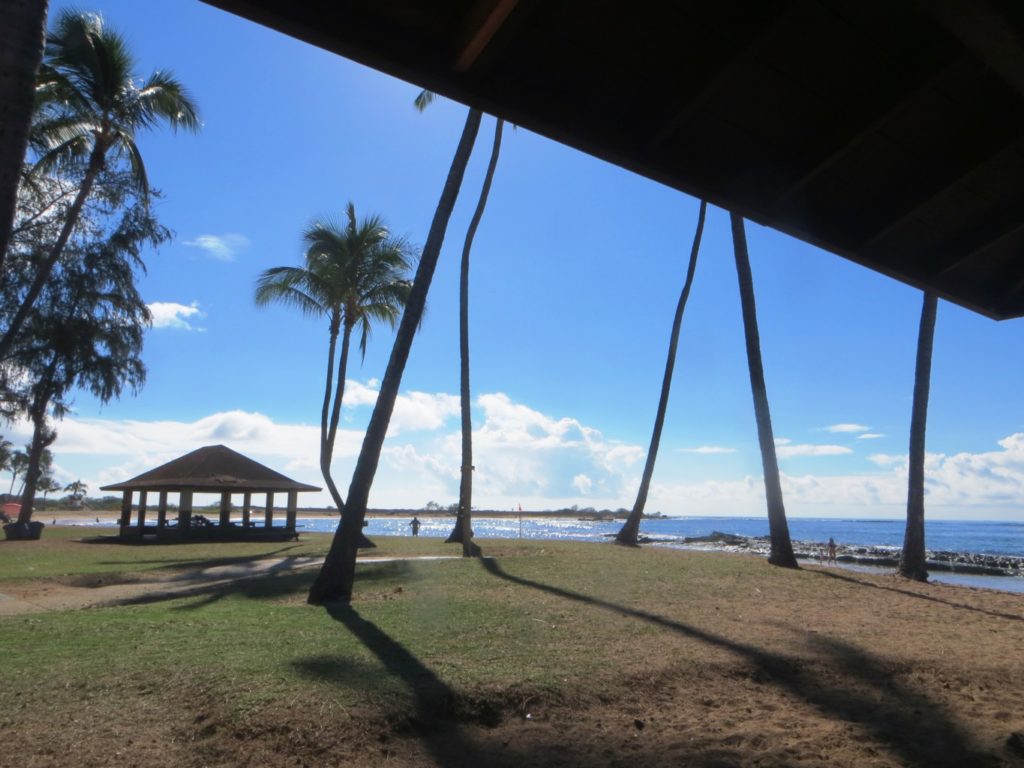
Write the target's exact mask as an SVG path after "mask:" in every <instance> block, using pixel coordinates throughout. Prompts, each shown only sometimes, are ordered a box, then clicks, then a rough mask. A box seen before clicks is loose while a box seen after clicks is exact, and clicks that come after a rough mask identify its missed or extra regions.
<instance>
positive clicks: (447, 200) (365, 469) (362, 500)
mask: <svg viewBox="0 0 1024 768" xmlns="http://www.w3.org/2000/svg"><path fill="white" fill-rule="evenodd" d="M480 117H481V112H480V110H478V109H470V110H469V115H468V116H467V117H466V125H465V127H464V128H463V130H462V137H461V138H460V139H459V145H458V148H457V149H456V150H455V157H454V159H453V160H452V165H451V168H450V169H449V171H448V178H447V180H446V181H445V184H444V189H443V190H442V191H441V197H440V199H439V200H438V203H437V210H436V211H435V212H434V219H433V221H432V222H431V224H430V232H429V233H428V234H427V242H426V245H425V246H424V247H423V254H422V256H421V257H420V263H419V267H418V268H417V269H416V277H415V279H414V280H413V284H412V290H410V291H409V298H408V299H407V300H406V304H405V311H404V312H403V313H402V321H401V322H400V323H399V325H398V331H397V333H396V334H395V342H394V345H393V346H392V348H391V357H390V359H389V360H388V367H387V369H386V370H385V372H384V379H383V380H382V381H381V385H380V393H379V394H378V395H377V403H376V405H374V407H373V414H372V415H371V416H370V423H369V425H368V426H367V428H366V436H365V437H364V438H363V447H362V449H360V451H359V459H358V460H357V461H356V468H355V471H354V472H353V473H352V482H351V484H350V485H349V488H348V499H347V500H346V502H345V508H344V510H343V511H342V514H341V525H339V526H338V530H337V531H335V533H334V539H333V540H332V541H331V548H330V550H329V551H328V552H327V558H326V559H325V560H324V564H323V566H321V568H320V572H319V573H318V574H317V577H316V580H315V581H314V582H313V586H312V588H310V590H309V597H308V601H309V602H310V603H312V604H314V605H319V604H322V603H325V602H331V601H339V600H341V601H345V602H348V601H349V600H351V599H352V585H353V582H354V581H355V572H356V550H357V548H358V546H359V536H360V535H361V534H362V529H363V521H364V520H365V519H366V504H367V502H368V500H369V496H370V486H371V485H373V476H374V475H375V474H376V472H377V464H378V462H379V461H380V452H381V448H383V446H384V436H385V435H386V434H387V431H388V424H389V423H390V421H391V413H392V412H393V411H394V409H395V400H396V399H397V397H398V388H399V386H400V385H401V383H402V373H403V372H404V371H405V364H406V361H408V359H409V350H410V349H411V348H412V341H413V336H415V334H416V328H417V327H418V326H419V323H420V319H421V318H422V317H423V306H424V304H425V303H426V300H427V291H428V290H429V289H430V281H431V280H432V279H433V277H434V270H435V268H436V267H437V259H438V256H439V255H440V253H441V245H442V243H443V242H444V234H445V230H446V229H447V227H448V219H449V218H451V215H452V209H453V208H454V207H455V200H456V199H457V198H458V195H459V187H461V186H462V177H463V175H464V174H465V172H466V165H467V164H468V163H469V155H470V153H471V152H472V151H473V142H474V141H475V140H476V134H477V131H478V130H479V129H480Z"/></svg>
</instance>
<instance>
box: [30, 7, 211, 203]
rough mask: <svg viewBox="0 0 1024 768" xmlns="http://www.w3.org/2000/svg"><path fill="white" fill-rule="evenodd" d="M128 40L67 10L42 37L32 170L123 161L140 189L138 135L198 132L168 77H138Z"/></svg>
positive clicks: (185, 97)
mask: <svg viewBox="0 0 1024 768" xmlns="http://www.w3.org/2000/svg"><path fill="white" fill-rule="evenodd" d="M135 66H136V62H135V59H134V57H133V56H132V54H131V51H130V50H129V49H128V44H127V42H126V41H125V39H124V38H123V37H122V36H121V35H119V34H118V33H117V32H116V31H114V30H112V29H110V28H109V27H107V26H106V25H105V24H104V21H103V17H102V16H98V15H96V14H91V13H83V12H81V11H75V10H70V9H69V10H65V11H63V12H61V13H60V15H59V16H58V17H57V20H56V22H55V23H54V25H53V29H52V31H51V32H50V34H49V35H48V37H47V43H46V58H45V61H44V63H43V66H42V68H41V70H40V75H39V85H38V89H37V100H38V106H37V115H38V117H37V121H36V124H35V126H34V128H33V134H32V140H33V143H34V146H35V148H36V150H37V151H38V152H39V161H38V163H37V168H38V169H39V170H41V171H50V170H54V169H60V168H64V167H67V166H75V165H80V164H81V163H82V162H83V161H95V162H98V163H99V165H100V168H103V167H105V165H106V164H107V163H109V162H110V160H111V159H116V160H118V161H121V160H124V161H127V163H128V168H129V169H130V171H131V173H132V176H133V178H134V181H135V184H136V187H137V189H138V190H139V192H140V193H141V194H143V195H145V194H146V193H147V192H148V190H149V181H148V179H147V177H146V169H145V166H144V165H143V162H142V155H141V154H140V152H139V148H138V146H137V145H136V143H135V136H136V133H137V132H138V131H140V130H145V129H149V128H154V127H156V126H158V125H159V124H161V123H167V124H168V125H170V126H171V128H172V129H175V130H177V129H178V128H183V129H185V130H189V131H193V132H194V131H197V130H198V129H199V127H200V120H199V114H198V110H197V109H196V106H195V104H194V103H193V101H192V99H191V97H190V96H189V94H188V92H187V91H186V90H185V88H184V86H182V85H181V83H179V82H178V80H177V79H176V78H175V77H174V75H172V74H171V73H169V72H159V71H158V72H154V73H153V74H152V75H150V76H149V77H148V78H147V79H145V80H141V81H140V80H139V79H137V78H136V76H135V74H134V71H135Z"/></svg>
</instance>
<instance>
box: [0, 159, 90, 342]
mask: <svg viewBox="0 0 1024 768" xmlns="http://www.w3.org/2000/svg"><path fill="white" fill-rule="evenodd" d="M103 156H104V150H103V148H102V145H101V143H100V141H99V140H98V139H97V141H96V146H95V147H93V151H92V155H91V156H90V157H89V166H88V168H87V169H86V171H85V176H83V177H82V186H81V187H79V188H78V194H76V195H75V199H74V201H73V202H72V203H71V207H70V208H69V209H68V216H67V218H66V219H65V220H64V226H63V227H61V230H60V234H59V235H58V236H57V240H56V242H55V243H54V244H53V247H52V248H51V249H50V252H49V253H48V254H47V256H46V258H45V259H43V260H42V261H41V262H40V264H39V267H38V268H37V270H36V275H35V277H34V278H33V280H32V284H31V285H30V286H29V289H28V291H27V292H26V294H25V296H24V297H22V300H21V304H20V306H19V307H18V311H17V312H15V313H14V317H13V318H11V324H10V325H9V326H8V327H7V330H6V331H5V332H4V334H3V336H2V337H0V360H4V359H6V358H7V357H8V355H10V354H11V351H12V349H13V348H14V342H15V341H17V338H18V334H19V333H20V332H21V327H22V326H23V325H24V324H25V321H26V320H27V319H28V316H29V313H30V312H31V311H32V308H33V307H34V306H35V303H36V299H38V298H39V294H40V293H42V292H43V288H44V287H46V282H47V281H48V280H49V279H50V275H51V274H52V273H53V268H54V267H55V266H56V264H57V262H58V261H59V260H60V257H61V255H62V254H63V253H64V247H65V246H66V245H67V243H68V239H69V238H70V237H71V232H72V231H73V230H74V228H75V225H76V224H77V223H78V217H79V215H80V214H81V213H82V207H83V206H84V205H85V201H86V199H87V198H88V197H89V193H90V192H91V191H92V187H93V184H94V183H95V182H96V177H97V176H99V173H100V171H101V170H102V169H103V162H104V160H103Z"/></svg>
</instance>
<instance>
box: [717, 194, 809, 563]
mask: <svg viewBox="0 0 1024 768" xmlns="http://www.w3.org/2000/svg"><path fill="white" fill-rule="evenodd" d="M729 219H730V221H731V222H732V241H733V251H734V253H735V256H736V274H737V277H738V278H739V284H740V304H741V305H742V308H743V335H744V338H745V340H746V344H747V363H748V368H749V369H750V391H751V393H752V394H753V397H754V418H755V420H756V421H757V439H758V442H759V443H760V445H761V465H762V467H763V468H764V490H765V497H766V499H767V502H768V533H769V536H770V538H771V554H769V556H768V562H769V563H771V564H772V565H781V566H783V567H785V568H796V567H798V566H797V564H796V555H794V554H793V544H792V542H791V541H790V539H789V524H788V523H787V522H786V507H785V506H784V505H783V503H782V482H781V481H780V479H779V461H778V458H776V456H775V436H774V434H773V433H772V415H771V411H770V410H769V409H768V390H767V388H766V387H765V383H764V365H763V364H762V362H761V337H760V335H759V334H758V331H757V309H756V307H755V306H754V278H753V276H752V275H751V273H750V255H749V254H748V252H747V233H746V232H745V231H744V229H743V217H742V216H740V215H739V214H737V213H730V214H729Z"/></svg>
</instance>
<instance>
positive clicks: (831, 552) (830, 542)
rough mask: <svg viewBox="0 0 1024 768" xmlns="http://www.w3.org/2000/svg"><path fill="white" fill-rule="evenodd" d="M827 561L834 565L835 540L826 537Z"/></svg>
mask: <svg viewBox="0 0 1024 768" xmlns="http://www.w3.org/2000/svg"><path fill="white" fill-rule="evenodd" d="M828 561H829V562H830V563H832V564H833V565H835V562H836V540H835V539H833V538H832V537H831V536H829V537H828Z"/></svg>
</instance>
